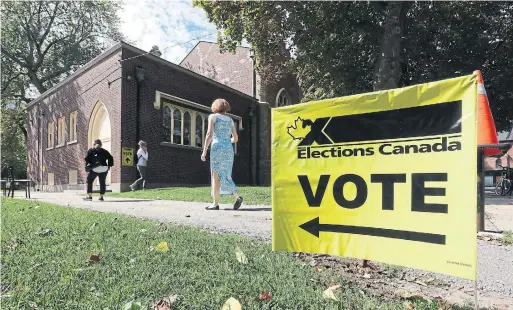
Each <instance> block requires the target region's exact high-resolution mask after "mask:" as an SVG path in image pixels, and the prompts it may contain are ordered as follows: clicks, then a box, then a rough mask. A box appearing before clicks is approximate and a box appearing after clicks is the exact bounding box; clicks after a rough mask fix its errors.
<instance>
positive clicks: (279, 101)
mask: <svg viewBox="0 0 513 310" xmlns="http://www.w3.org/2000/svg"><path fill="white" fill-rule="evenodd" d="M288 105H290V98H289V95H288V94H287V91H286V90H285V88H282V89H280V91H279V92H278V95H277V96H276V106H277V107H284V106H288Z"/></svg>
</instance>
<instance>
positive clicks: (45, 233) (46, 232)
mask: <svg viewBox="0 0 513 310" xmlns="http://www.w3.org/2000/svg"><path fill="white" fill-rule="evenodd" d="M52 233H53V231H52V230H51V229H50V228H45V229H43V230H41V231H40V232H37V233H36V235H38V236H41V237H46V236H49V235H51V234H52Z"/></svg>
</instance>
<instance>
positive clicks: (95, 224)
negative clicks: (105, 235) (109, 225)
mask: <svg viewBox="0 0 513 310" xmlns="http://www.w3.org/2000/svg"><path fill="white" fill-rule="evenodd" d="M96 226H98V223H96V222H94V223H93V225H91V227H89V230H93V229H94V228H95V227H96Z"/></svg>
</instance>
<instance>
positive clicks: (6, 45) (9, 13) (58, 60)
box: [1, 0, 122, 137]
mask: <svg viewBox="0 0 513 310" xmlns="http://www.w3.org/2000/svg"><path fill="white" fill-rule="evenodd" d="M118 9H119V4H118V3H117V2H111V1H102V0H98V1H66V2H59V1H57V2H54V1H52V2H50V1H38V2H32V1H12V2H7V1H2V3H1V19H2V43H1V48H2V53H1V60H2V72H1V73H2V109H14V111H16V113H14V112H13V111H11V112H13V113H9V115H11V116H12V117H13V119H15V120H16V123H17V125H18V126H19V128H20V130H21V131H22V132H23V134H24V135H25V137H26V129H25V114H26V111H25V107H26V104H27V102H30V101H31V100H32V99H33V98H34V97H35V96H37V94H38V93H39V94H42V93H44V92H45V91H46V90H48V89H49V88H51V87H52V86H53V85H55V84H56V83H58V82H59V81H60V80H62V79H63V78H64V77H66V76H67V75H69V74H70V73H72V72H74V71H75V70H77V69H78V68H79V67H81V66H82V65H84V64H85V63H87V62H88V61H90V60H91V59H92V58H94V57H95V56H97V55H98V54H100V53H101V52H102V51H103V50H105V49H106V48H107V47H108V46H109V45H111V43H112V40H119V39H121V37H122V36H121V33H120V32H119V28H118V26H119V18H118V16H117V10H118Z"/></svg>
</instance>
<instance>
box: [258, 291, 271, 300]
mask: <svg viewBox="0 0 513 310" xmlns="http://www.w3.org/2000/svg"><path fill="white" fill-rule="evenodd" d="M271 297H272V295H271V293H260V294H258V296H257V297H256V299H257V300H269V299H271Z"/></svg>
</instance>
